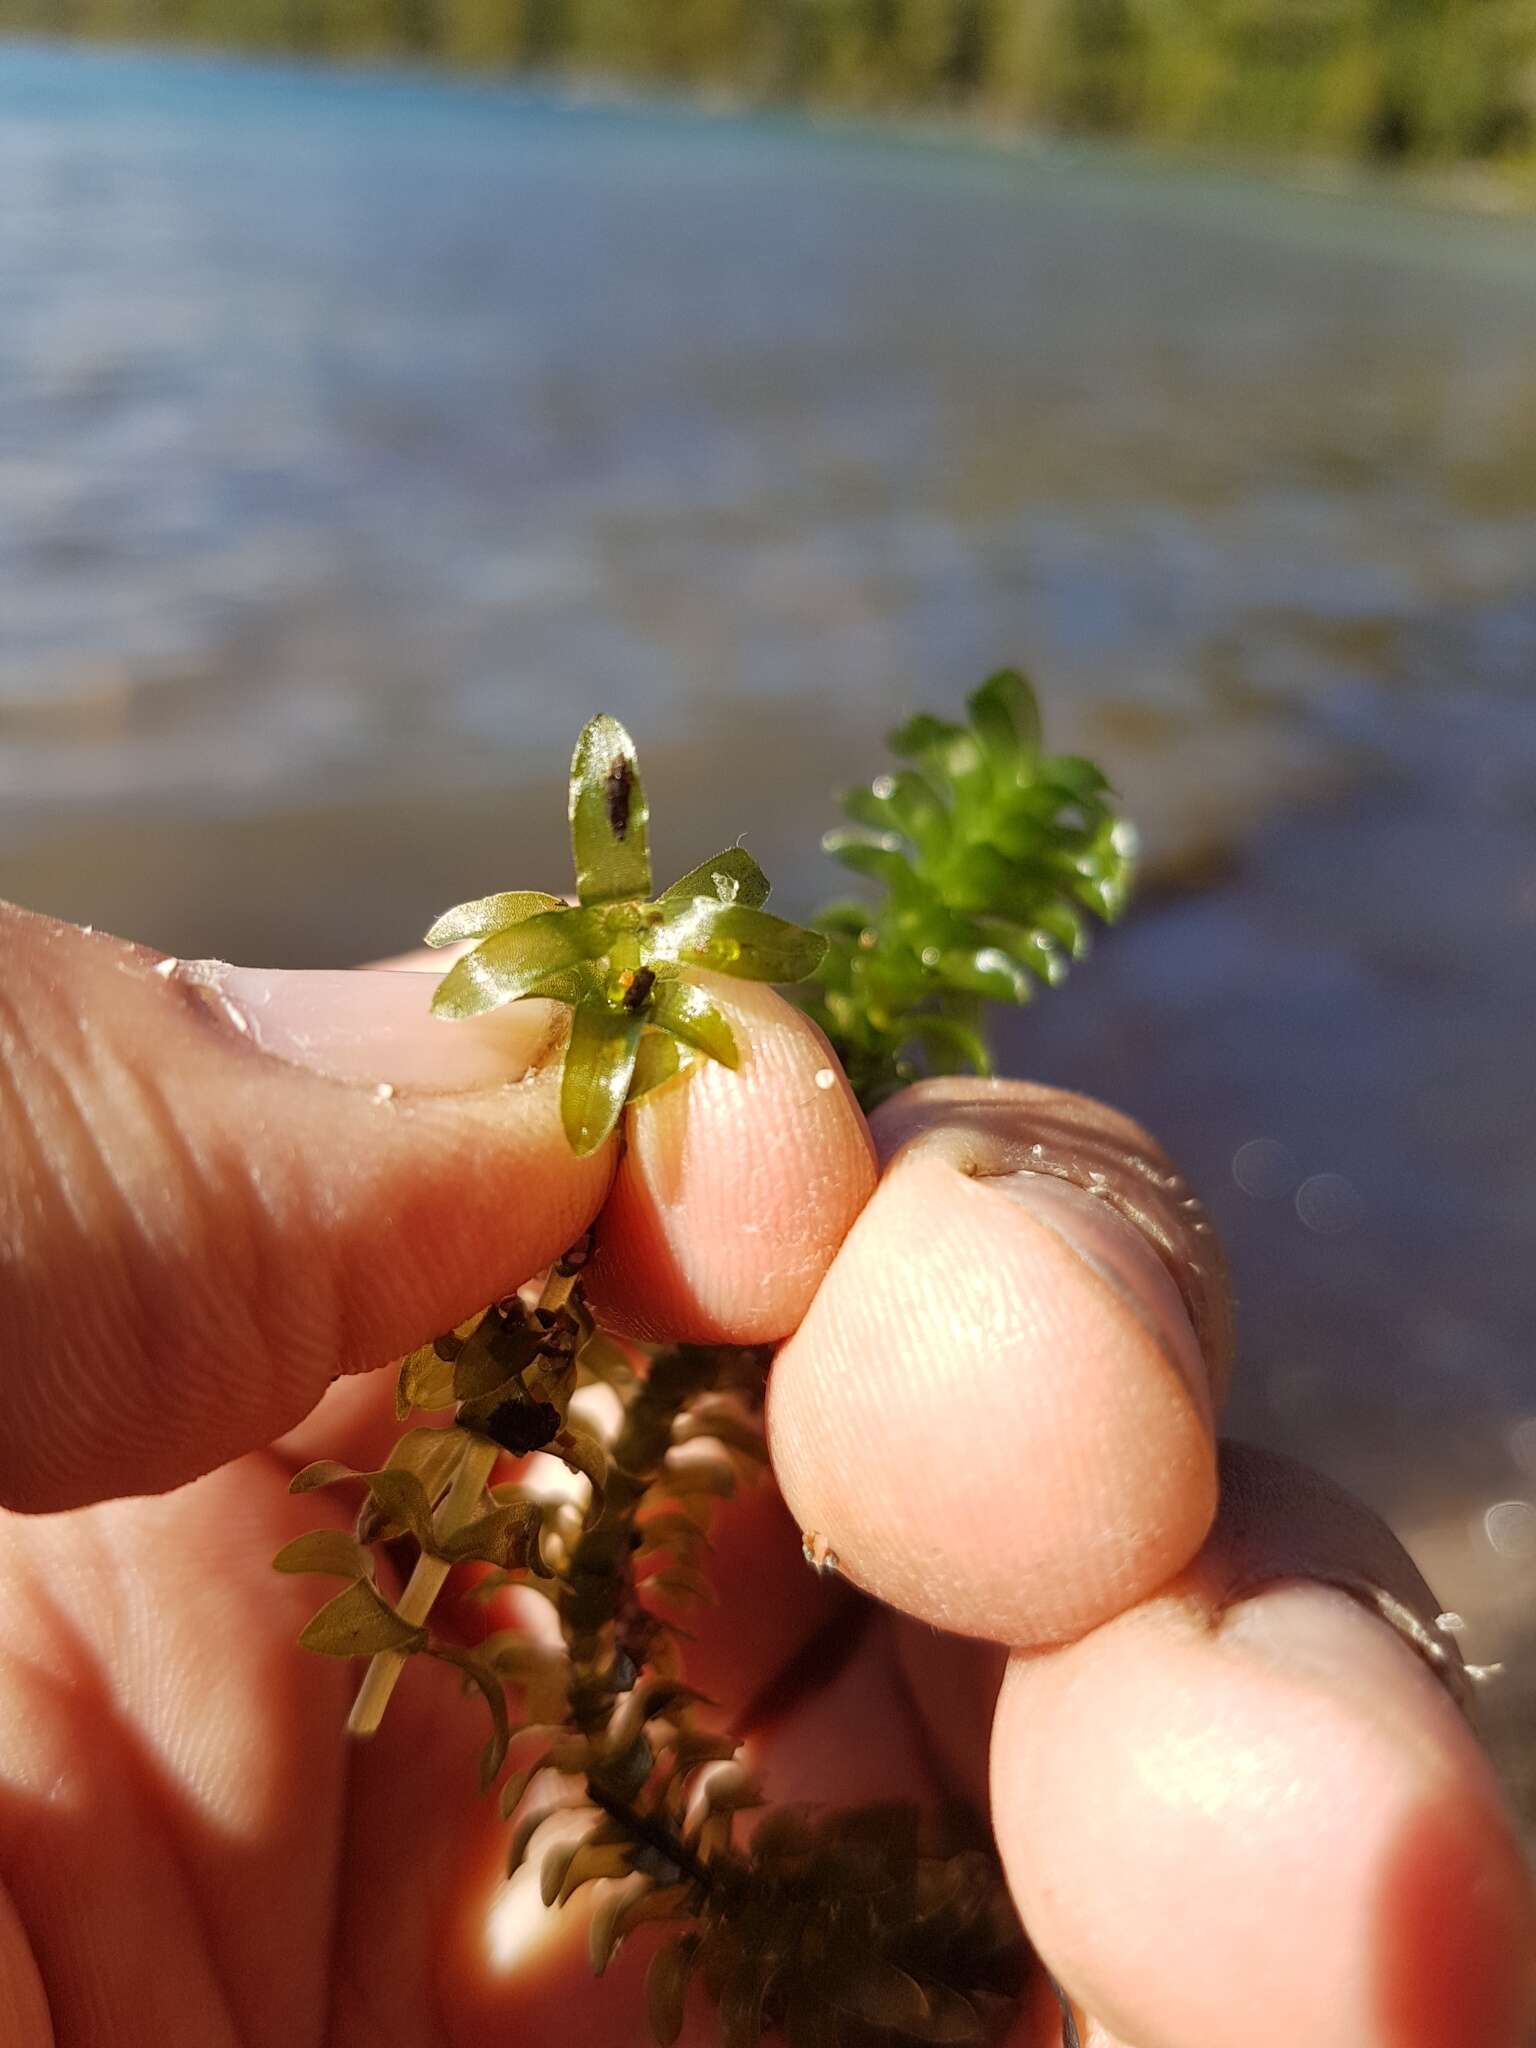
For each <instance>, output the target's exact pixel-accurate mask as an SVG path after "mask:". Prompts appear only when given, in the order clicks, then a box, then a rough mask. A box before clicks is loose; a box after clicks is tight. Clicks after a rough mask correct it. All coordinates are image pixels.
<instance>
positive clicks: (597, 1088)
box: [560, 912, 762, 1159]
mask: <svg viewBox="0 0 1536 2048" xmlns="http://www.w3.org/2000/svg"><path fill="white" fill-rule="evenodd" d="M748 914H749V915H756V916H760V915H761V914H762V913H761V912H751V913H748ZM643 1029H644V1025H643V1023H642V1020H641V1019H640V1018H639V1017H636V1016H634V1015H632V1014H631V1013H630V1012H629V1011H627V1010H613V1009H610V1008H609V1006H608V1005H607V1003H605V1002H604V1001H603V999H602V997H601V996H587V997H585V998H584V999H583V1000H582V1001H581V1002H580V1003H578V1004H577V1006H576V1016H575V1020H574V1022H573V1023H572V1026H571V1042H570V1044H569V1045H568V1046H567V1047H566V1052H565V1071H564V1073H563V1074H562V1075H561V1077H560V1120H561V1122H562V1123H563V1124H564V1126H565V1135H566V1137H567V1138H568V1139H569V1141H570V1146H571V1150H572V1151H573V1152H574V1153H575V1154H576V1156H577V1157H578V1158H580V1159H584V1158H585V1157H586V1156H587V1154H588V1153H589V1152H595V1151H596V1150H597V1148H598V1147H599V1145H601V1144H602V1143H603V1142H604V1141H605V1140H606V1139H607V1138H608V1137H609V1135H610V1134H611V1133H612V1130H613V1127H614V1125H615V1124H616V1123H617V1122H618V1120H619V1115H620V1112H621V1111H622V1110H623V1108H624V1101H625V1097H626V1096H627V1095H628V1093H629V1083H630V1078H631V1076H632V1075H633V1074H634V1071H635V1060H636V1057H637V1055H638V1053H639V1050H640V1034H641V1032H642V1030H643Z"/></svg>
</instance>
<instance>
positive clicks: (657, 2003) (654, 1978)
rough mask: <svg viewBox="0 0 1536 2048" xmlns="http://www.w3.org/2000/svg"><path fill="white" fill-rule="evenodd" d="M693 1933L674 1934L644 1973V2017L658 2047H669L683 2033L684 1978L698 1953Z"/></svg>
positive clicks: (686, 1991) (686, 1989)
mask: <svg viewBox="0 0 1536 2048" xmlns="http://www.w3.org/2000/svg"><path fill="white" fill-rule="evenodd" d="M698 1946H699V1937H698V1936H697V1935H696V1934H677V1935H674V1936H673V1937H672V1939H671V1940H670V1941H664V1942H663V1943H662V1945H661V1947H660V1948H659V1949H657V1951H656V1953H655V1955H653V1956H652V1957H651V1964H650V1968H649V1969H648V1970H647V1971H646V1973H645V2015H646V2018H647V2019H648V2020H649V2021H650V2026H651V2032H652V2034H653V2035H654V2036H655V2038H656V2041H657V2044H658V2048H672V2044H673V2042H674V2041H675V2040H676V2039H677V2037H678V2035H679V2034H680V2033H681V2032H682V2031H683V2005H684V2001H685V2000H686V1998H687V1996H688V1976H689V1972H690V1971H691V1970H692V1968H693V1959H694V1956H695V1955H696V1953H697V1952H698Z"/></svg>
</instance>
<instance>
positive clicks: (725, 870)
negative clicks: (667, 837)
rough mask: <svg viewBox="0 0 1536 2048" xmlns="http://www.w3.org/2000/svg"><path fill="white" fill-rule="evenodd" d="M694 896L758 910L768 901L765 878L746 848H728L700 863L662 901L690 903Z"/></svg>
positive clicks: (766, 878) (676, 882) (675, 884)
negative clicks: (711, 858) (740, 904)
mask: <svg viewBox="0 0 1536 2048" xmlns="http://www.w3.org/2000/svg"><path fill="white" fill-rule="evenodd" d="M696 896H703V897H705V898H707V899H710V900H712V901H714V902H717V903H742V904H745V905H746V907H747V908H748V909H749V910H760V909H761V908H762V906H763V905H764V904H765V903H766V902H767V901H768V877H767V876H766V875H765V874H764V873H763V871H762V869H761V868H760V867H759V866H758V864H757V862H756V861H755V860H754V859H753V858H752V856H751V854H750V853H748V852H747V850H746V849H745V847H741V846H728V847H727V848H726V849H725V851H724V853H717V854H716V855H715V857H714V859H713V860H706V861H701V862H700V863H699V865H698V866H697V867H696V868H690V869H689V870H688V872H687V874H686V875H680V876H679V877H678V879H677V880H676V881H675V882H674V883H673V884H672V886H671V888H670V889H664V890H663V891H662V894H661V901H662V902H663V903H691V902H692V901H693V899H694V898H695V897H696Z"/></svg>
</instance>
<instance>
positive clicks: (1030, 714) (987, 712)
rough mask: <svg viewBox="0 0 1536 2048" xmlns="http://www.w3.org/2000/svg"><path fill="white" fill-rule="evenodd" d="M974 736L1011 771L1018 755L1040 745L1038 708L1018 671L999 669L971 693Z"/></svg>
mask: <svg viewBox="0 0 1536 2048" xmlns="http://www.w3.org/2000/svg"><path fill="white" fill-rule="evenodd" d="M966 708H967V710H968V711H969V712H970V714H971V724H972V726H973V727H974V728H975V731H976V736H977V738H978V739H979V740H980V741H981V743H982V745H983V746H984V747H985V748H986V750H987V752H988V754H990V755H991V756H992V759H993V760H994V762H996V763H998V764H999V765H1004V766H1007V767H1008V768H1010V769H1011V768H1012V767H1013V764H1014V762H1015V761H1016V760H1017V758H1018V756H1019V754H1020V753H1021V752H1030V753H1033V752H1034V751H1035V749H1036V748H1037V747H1038V746H1039V744H1040V709H1039V706H1038V705H1037V704H1036V702H1035V693H1034V691H1033V690H1032V689H1031V688H1030V687H1029V685H1028V683H1026V682H1025V680H1024V678H1023V677H1022V676H1021V675H1020V674H1019V672H1018V670H1017V669H1014V668H1003V669H999V670H998V671H997V673H996V675H991V676H988V677H987V680H986V681H985V682H984V683H983V684H982V686H981V688H980V689H979V690H973V691H972V693H971V695H970V697H969V699H968V700H967V704H966Z"/></svg>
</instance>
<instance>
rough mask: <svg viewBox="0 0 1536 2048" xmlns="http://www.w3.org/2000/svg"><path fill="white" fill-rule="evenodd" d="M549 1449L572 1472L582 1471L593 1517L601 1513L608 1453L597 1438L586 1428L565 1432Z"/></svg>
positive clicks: (606, 1478) (566, 1430)
mask: <svg viewBox="0 0 1536 2048" xmlns="http://www.w3.org/2000/svg"><path fill="white" fill-rule="evenodd" d="M549 1449H550V1450H551V1451H552V1452H553V1453H554V1455H555V1456H556V1457H557V1458H559V1459H560V1461H561V1462H562V1464H565V1465H568V1466H569V1467H570V1469H571V1470H572V1471H573V1472H579V1473H580V1474H581V1476H582V1478H583V1479H585V1480H586V1481H587V1482H588V1483H589V1485H590V1486H591V1488H592V1512H593V1514H594V1515H597V1514H599V1513H601V1511H602V1505H603V1494H604V1489H605V1488H606V1486H607V1483H608V1453H607V1452H606V1451H605V1450H604V1449H603V1447H602V1445H601V1444H600V1443H599V1442H598V1440H597V1438H596V1437H595V1436H593V1434H592V1432H591V1431H590V1430H587V1429H578V1428H575V1427H571V1428H568V1429H562V1430H561V1432H560V1434H559V1435H558V1436H557V1437H556V1438H555V1440H554V1442H553V1443H552V1444H550V1446H549Z"/></svg>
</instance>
